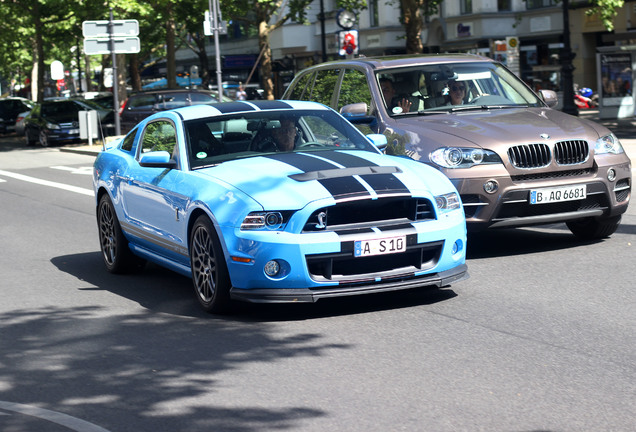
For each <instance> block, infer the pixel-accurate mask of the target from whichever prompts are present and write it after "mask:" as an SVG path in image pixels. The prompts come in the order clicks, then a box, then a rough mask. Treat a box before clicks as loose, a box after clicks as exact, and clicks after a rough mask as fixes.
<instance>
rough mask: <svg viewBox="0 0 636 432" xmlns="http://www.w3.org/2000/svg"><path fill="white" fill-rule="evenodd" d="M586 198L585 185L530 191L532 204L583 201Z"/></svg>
mask: <svg viewBox="0 0 636 432" xmlns="http://www.w3.org/2000/svg"><path fill="white" fill-rule="evenodd" d="M585 196H586V187H585V185H578V186H561V187H551V188H542V189H534V190H531V191H530V204H547V203H553V202H563V201H574V200H581V199H585Z"/></svg>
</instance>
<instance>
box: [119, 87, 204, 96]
mask: <svg viewBox="0 0 636 432" xmlns="http://www.w3.org/2000/svg"><path fill="white" fill-rule="evenodd" d="M171 93H204V94H210V93H211V92H210V91H208V90H202V89H186V88H181V89H155V90H144V91H140V92H135V93H131V94H130V96H129V97H132V96H139V95H148V94H171Z"/></svg>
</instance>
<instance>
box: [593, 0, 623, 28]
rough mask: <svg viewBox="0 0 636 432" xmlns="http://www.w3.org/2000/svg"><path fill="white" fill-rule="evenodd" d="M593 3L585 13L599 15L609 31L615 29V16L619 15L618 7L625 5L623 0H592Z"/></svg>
mask: <svg viewBox="0 0 636 432" xmlns="http://www.w3.org/2000/svg"><path fill="white" fill-rule="evenodd" d="M590 4H591V5H592V6H591V8H590V9H588V10H587V11H586V12H585V13H586V14H587V15H598V17H599V18H600V19H601V21H602V22H603V25H604V26H605V28H606V29H607V30H608V31H612V30H614V18H615V17H616V15H618V11H617V9H620V8H622V7H623V5H624V4H625V2H624V1H623V0H590Z"/></svg>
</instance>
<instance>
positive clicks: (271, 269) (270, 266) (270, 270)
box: [263, 260, 280, 277]
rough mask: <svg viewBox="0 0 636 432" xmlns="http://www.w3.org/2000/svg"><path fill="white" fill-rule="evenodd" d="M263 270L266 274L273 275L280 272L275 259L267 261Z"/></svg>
mask: <svg viewBox="0 0 636 432" xmlns="http://www.w3.org/2000/svg"><path fill="white" fill-rule="evenodd" d="M263 270H264V271H265V274H266V275H267V276H269V277H274V276H276V275H277V274H278V273H279V272H280V264H278V261H276V260H271V261H267V264H265V268H264V269H263Z"/></svg>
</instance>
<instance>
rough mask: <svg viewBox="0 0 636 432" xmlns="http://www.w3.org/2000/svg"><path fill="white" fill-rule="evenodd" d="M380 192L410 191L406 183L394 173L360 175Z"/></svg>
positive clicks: (379, 193)
mask: <svg viewBox="0 0 636 432" xmlns="http://www.w3.org/2000/svg"><path fill="white" fill-rule="evenodd" d="M360 178H362V180H364V181H365V182H367V183H368V184H369V186H371V188H372V189H373V190H374V191H375V192H376V193H377V194H378V195H382V194H388V193H391V194H393V193H409V192H410V191H409V188H407V187H406V186H405V185H404V183H402V182H401V181H400V179H399V178H397V177H396V176H394V175H393V174H370V175H362V176H360Z"/></svg>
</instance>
